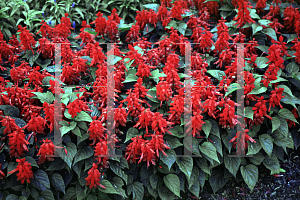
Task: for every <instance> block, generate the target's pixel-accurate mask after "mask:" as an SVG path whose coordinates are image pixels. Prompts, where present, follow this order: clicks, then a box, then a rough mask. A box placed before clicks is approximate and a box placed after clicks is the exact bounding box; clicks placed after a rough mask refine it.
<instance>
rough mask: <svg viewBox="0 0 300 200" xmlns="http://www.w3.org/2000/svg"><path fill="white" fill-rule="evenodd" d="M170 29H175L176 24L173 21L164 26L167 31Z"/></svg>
mask: <svg viewBox="0 0 300 200" xmlns="http://www.w3.org/2000/svg"><path fill="white" fill-rule="evenodd" d="M171 27H173V28H174V29H177V22H176V21H175V20H172V21H170V22H169V24H168V25H167V26H166V28H167V29H171Z"/></svg>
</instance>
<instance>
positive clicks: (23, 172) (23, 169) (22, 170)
mask: <svg viewBox="0 0 300 200" xmlns="http://www.w3.org/2000/svg"><path fill="white" fill-rule="evenodd" d="M16 161H17V162H18V165H17V168H16V169H14V170H12V171H11V172H8V174H13V173H15V172H16V171H19V173H18V174H17V177H18V180H19V181H21V184H24V182H25V181H27V183H30V179H33V172H32V167H31V165H30V163H29V162H27V161H25V158H22V159H17V160H16Z"/></svg>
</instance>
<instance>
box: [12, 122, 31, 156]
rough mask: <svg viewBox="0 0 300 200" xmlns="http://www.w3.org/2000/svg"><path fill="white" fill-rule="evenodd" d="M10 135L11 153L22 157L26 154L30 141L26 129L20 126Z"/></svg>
mask: <svg viewBox="0 0 300 200" xmlns="http://www.w3.org/2000/svg"><path fill="white" fill-rule="evenodd" d="M8 137H9V142H8V145H9V148H10V152H9V154H10V155H11V156H12V157H21V156H23V155H24V151H28V148H27V144H29V142H28V141H27V140H25V134H24V130H22V129H21V128H19V127H18V129H17V130H16V131H14V132H12V133H10V134H8Z"/></svg>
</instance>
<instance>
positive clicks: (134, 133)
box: [124, 127, 139, 143]
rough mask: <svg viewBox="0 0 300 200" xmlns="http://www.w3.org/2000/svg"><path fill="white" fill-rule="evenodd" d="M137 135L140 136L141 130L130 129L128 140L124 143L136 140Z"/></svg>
mask: <svg viewBox="0 0 300 200" xmlns="http://www.w3.org/2000/svg"><path fill="white" fill-rule="evenodd" d="M137 135H139V130H138V129H136V128H133V127H130V128H129V129H128V130H127V133H126V140H125V142H124V143H126V142H128V141H129V140H131V138H134V137H136V136H137Z"/></svg>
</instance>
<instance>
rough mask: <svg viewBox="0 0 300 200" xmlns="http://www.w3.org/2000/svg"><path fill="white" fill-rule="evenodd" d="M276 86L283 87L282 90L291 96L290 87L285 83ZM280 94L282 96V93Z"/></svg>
mask: <svg viewBox="0 0 300 200" xmlns="http://www.w3.org/2000/svg"><path fill="white" fill-rule="evenodd" d="M277 87H278V88H283V89H284V90H283V91H284V92H285V93H288V94H289V95H290V96H293V93H292V91H291V89H290V88H289V87H288V86H286V85H278V86H277ZM282 96H284V95H282Z"/></svg>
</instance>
